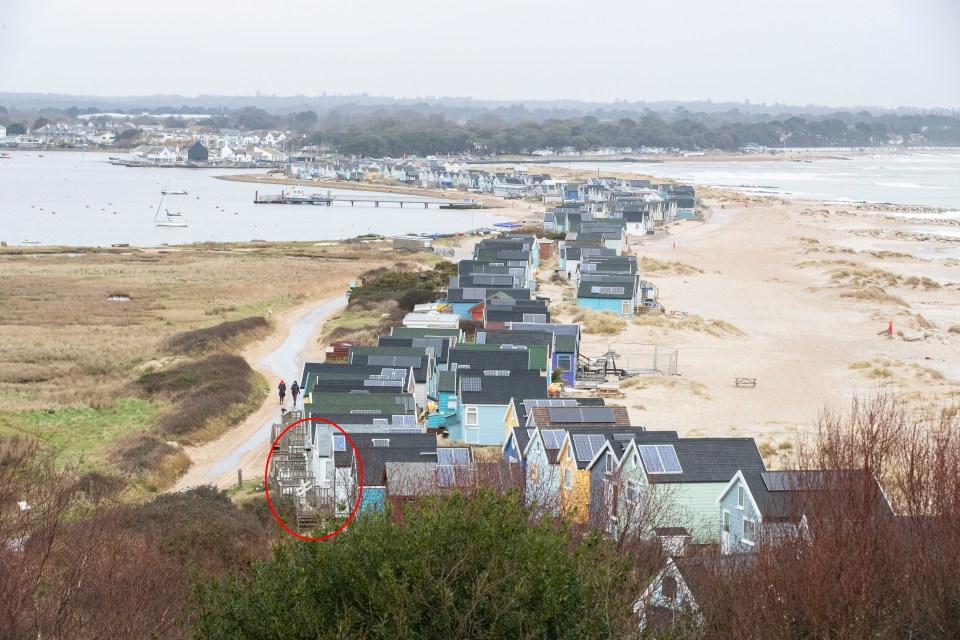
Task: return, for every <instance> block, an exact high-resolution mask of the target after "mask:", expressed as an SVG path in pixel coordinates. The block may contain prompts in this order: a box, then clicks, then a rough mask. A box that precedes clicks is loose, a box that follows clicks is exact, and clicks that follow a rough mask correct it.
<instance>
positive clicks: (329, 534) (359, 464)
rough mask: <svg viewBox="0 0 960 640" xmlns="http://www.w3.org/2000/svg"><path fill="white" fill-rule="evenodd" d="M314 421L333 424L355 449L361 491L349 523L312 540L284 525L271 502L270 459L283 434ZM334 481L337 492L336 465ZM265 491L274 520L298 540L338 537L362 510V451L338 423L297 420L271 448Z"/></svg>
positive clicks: (264, 471) (321, 419) (283, 432)
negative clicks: (301, 424) (304, 423)
mask: <svg viewBox="0 0 960 640" xmlns="http://www.w3.org/2000/svg"><path fill="white" fill-rule="evenodd" d="M312 420H315V421H317V422H326V423H327V424H332V425H333V426H335V427H336V428H337V429H339V430H340V433H342V434H343V435H344V436H346V438H347V441H348V442H349V443H350V446H351V447H353V453H354V455H355V456H356V457H357V486H358V487H360V491H359V492H358V493H357V502H356V504H354V505H353V511H351V512H350V517H349V518H347V521H346V522H344V523H343V524H342V525H340V528H339V529H337V530H336V531H334V532H333V533H328V534H327V535H325V536H323V537H320V538H311V537H308V536H302V535H300V534H299V533H297V532H296V531H294V530H293V529H291V528H290V527H288V526H287V525H286V524H284V522H283V520H281V519H280V515H279V514H278V513H277V510H276V509H275V508H274V507H273V501H272V500H270V482H269V475H270V458H272V457H273V449H274V448H275V447H276V446H277V443H278V442H280V438H282V437H283V434H285V433H286V432H287V431H289V430H290V429H292V428H293V427H295V426H297V425H298V424H300V423H301V422H310V421H312ZM333 480H334V490H336V480H337V470H336V465H334V470H333ZM263 490H264V491H265V492H266V494H267V504H268V505H270V513H272V514H273V517H274V519H276V521H277V522H279V523H280V526H281V527H283V528H284V529H285V530H286V532H287V533H289V534H290V535H292V536H295V537H297V538H300V539H301V540H308V541H310V542H317V541H320V540H327V539H328V538H332V537H333V536H335V535H338V534H339V533H341V532H342V531H343V530H344V529H346V528H347V525H348V524H350V522H352V521H353V519H354V518H355V517H356V515H357V511H358V510H359V509H360V500H361V499H362V498H363V461H362V460H361V459H360V451H359V450H358V449H357V445H356V443H354V441H353V438H351V437H350V434H349V433H347V432H346V431H344V430H343V427H341V426H340V425H338V424H337V423H336V422H330V421H329V420H327V419H325V418H303V419H301V420H297V421H296V422H294V423H293V424H291V425H290V426H288V427H286V428H285V429H284V430H283V431H281V432H280V435H278V436H277V439H276V440H274V441H273V444H272V445H271V446H270V453H268V454H267V466H266V468H265V469H264V470H263ZM334 500H336V495H334Z"/></svg>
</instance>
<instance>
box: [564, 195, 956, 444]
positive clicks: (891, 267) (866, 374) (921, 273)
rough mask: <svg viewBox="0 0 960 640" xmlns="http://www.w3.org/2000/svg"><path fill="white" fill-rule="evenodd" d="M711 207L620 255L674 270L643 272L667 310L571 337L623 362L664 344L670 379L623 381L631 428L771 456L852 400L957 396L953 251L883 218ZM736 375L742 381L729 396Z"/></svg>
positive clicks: (761, 206)
mask: <svg viewBox="0 0 960 640" xmlns="http://www.w3.org/2000/svg"><path fill="white" fill-rule="evenodd" d="M754 200H757V199H754ZM710 204H711V205H712V211H711V212H710V213H709V214H708V216H707V219H706V221H705V222H695V221H689V222H682V223H675V224H674V225H671V226H670V232H669V235H668V236H667V237H666V238H665V239H662V240H659V241H656V242H652V243H648V244H635V245H633V246H632V247H631V249H632V250H633V251H635V252H636V253H637V254H638V255H639V256H640V257H641V258H651V259H654V260H656V261H658V262H661V263H666V262H680V263H682V264H683V265H687V266H688V268H684V269H682V273H678V272H677V271H678V269H677V268H673V269H670V268H666V269H661V270H655V271H651V272H647V273H643V274H642V277H643V278H645V279H648V280H650V281H652V282H653V283H654V284H655V285H656V286H657V287H659V290H660V302H661V303H662V304H663V305H664V307H665V309H666V310H667V313H665V314H661V313H656V314H653V315H650V316H639V317H636V318H635V319H634V320H632V321H631V322H629V323H628V325H627V328H626V329H625V330H624V331H623V332H622V333H621V334H620V335H618V336H599V335H590V334H587V335H586V336H585V339H584V341H583V343H582V346H581V350H582V352H583V353H585V354H586V355H588V356H591V357H596V356H599V355H601V354H602V353H604V352H605V351H607V349H608V348H609V349H612V350H613V351H615V352H616V353H618V354H620V355H621V356H622V357H623V358H624V360H625V361H626V362H627V364H628V366H630V367H643V366H647V365H646V364H645V363H646V362H647V361H648V358H646V357H644V356H642V355H641V354H644V353H647V352H649V351H650V350H651V348H650V347H648V346H647V345H657V346H659V347H661V348H676V349H677V351H678V368H679V375H677V376H643V377H641V378H637V379H636V380H634V381H626V382H625V383H624V384H623V385H622V389H623V391H624V393H625V394H626V398H625V399H624V400H622V401H620V402H622V403H623V404H625V405H626V406H628V407H629V409H630V413H631V416H632V419H633V421H634V423H635V424H641V425H643V426H645V427H647V428H650V429H676V430H678V431H679V432H680V433H681V434H682V435H686V436H697V435H703V436H722V435H729V436H735V435H736V436H753V437H755V438H757V441H758V443H759V444H761V445H767V447H765V448H764V449H766V452H767V454H769V455H768V457H770V458H775V455H773V453H772V451H779V452H788V451H789V450H790V448H791V447H792V446H793V441H794V439H795V436H796V434H797V432H798V431H803V430H804V429H806V428H808V427H810V426H811V425H812V424H813V423H814V421H815V419H816V417H817V415H818V413H819V412H820V411H821V410H823V409H824V408H825V407H836V408H841V407H843V406H845V404H846V402H847V401H848V399H849V398H850V397H852V395H853V394H855V393H858V392H863V391H867V390H870V389H874V388H876V387H878V386H887V385H891V386H893V387H894V388H896V389H897V390H898V391H900V392H902V393H904V394H906V396H907V397H908V398H909V399H911V400H912V401H915V402H939V401H944V400H947V399H952V400H956V399H957V398H958V394H960V386H958V381H960V358H958V357H957V355H958V353H960V314H958V309H960V260H958V259H956V258H951V257H940V256H949V255H951V254H952V255H955V256H956V255H958V250H960V244H958V243H957V242H951V241H950V240H949V239H948V238H947V237H942V238H941V240H940V241H934V240H931V239H930V238H929V237H927V234H924V233H922V231H921V232H917V231H915V229H916V227H917V226H918V223H917V221H916V220H910V221H907V220H903V219H899V218H897V217H896V216H895V215H894V214H892V213H891V212H889V211H879V212H872V211H869V210H858V211H847V210H842V209H837V208H835V207H826V206H824V205H820V204H816V203H809V202H797V203H788V204H784V203H782V202H781V201H769V200H768V201H767V202H752V203H749V204H748V205H747V206H744V204H743V203H742V202H739V201H731V200H726V201H720V200H714V201H710ZM721 207H723V208H721ZM920 226H921V227H922V226H923V223H920ZM925 237H927V239H923V238H925ZM918 255H920V256H928V257H916V256H918ZM547 288H548V289H549V290H550V291H551V293H552V294H553V295H554V296H555V297H554V299H558V298H560V297H562V296H563V293H564V291H563V289H564V288H563V287H559V286H557V285H549V286H548V287H547ZM673 312H680V313H683V314H688V315H675V314H674V313H673ZM555 319H556V320H561V321H562V320H563V319H564V318H563V317H562V316H561V317H559V318H555ZM701 321H702V322H701ZM891 322H892V323H893V334H892V335H890V334H889V333H888V329H889V327H890V324H889V323H891ZM738 377H747V378H756V380H757V385H756V387H738V386H736V385H735V384H734V381H735V379H736V378H738ZM762 450H763V449H762ZM774 462H775V460H774Z"/></svg>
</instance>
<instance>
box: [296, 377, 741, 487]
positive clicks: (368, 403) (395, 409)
mask: <svg viewBox="0 0 960 640" xmlns="http://www.w3.org/2000/svg"><path fill="white" fill-rule="evenodd" d="M310 400H311V401H310V402H309V403H305V404H304V412H305V413H306V415H307V417H317V418H326V417H327V414H331V415H333V414H349V413H353V412H355V411H363V412H365V413H372V412H377V411H379V412H380V417H383V416H390V415H394V414H410V413H413V412H414V411H415V410H416V400H415V399H414V397H413V394H412V393H398V394H396V395H394V394H386V393H370V392H367V391H363V392H350V393H311V394H310ZM730 477H731V478H732V477H733V475H732V474H731V476H730Z"/></svg>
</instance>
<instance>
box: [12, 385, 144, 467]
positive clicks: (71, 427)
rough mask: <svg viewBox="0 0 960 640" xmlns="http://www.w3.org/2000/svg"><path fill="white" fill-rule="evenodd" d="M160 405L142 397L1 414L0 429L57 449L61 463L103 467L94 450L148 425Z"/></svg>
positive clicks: (54, 449)
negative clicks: (100, 405)
mask: <svg viewBox="0 0 960 640" xmlns="http://www.w3.org/2000/svg"><path fill="white" fill-rule="evenodd" d="M160 409H161V404H160V403H158V402H155V401H152V400H145V399H141V398H131V397H125V398H119V399H117V400H115V401H113V402H112V403H111V404H109V405H107V406H105V407H103V408H101V409H93V408H90V407H65V408H61V409H57V410H52V409H51V410H40V409H38V410H34V411H26V412H3V413H0V432H3V433H6V434H21V435H23V436H27V437H30V438H32V439H34V440H36V441H39V442H40V443H41V444H42V445H43V446H47V447H50V448H51V449H52V450H53V451H55V452H56V456H57V460H58V461H59V462H62V463H72V464H76V463H80V462H83V463H85V464H86V465H88V466H93V467H96V466H102V463H103V460H102V459H101V458H99V457H98V456H97V455H96V453H95V452H97V451H98V450H100V449H102V448H103V447H104V446H106V445H108V444H110V443H112V442H115V441H116V440H119V439H121V438H124V437H126V436H127V435H128V434H130V433H132V432H134V431H137V430H141V429H143V428H144V426H145V425H151V424H152V423H153V422H154V421H155V420H156V417H157V415H158V414H159V413H160Z"/></svg>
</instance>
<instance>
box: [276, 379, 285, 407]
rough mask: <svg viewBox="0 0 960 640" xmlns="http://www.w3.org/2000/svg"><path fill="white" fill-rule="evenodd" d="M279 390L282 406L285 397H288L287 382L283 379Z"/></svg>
mask: <svg viewBox="0 0 960 640" xmlns="http://www.w3.org/2000/svg"><path fill="white" fill-rule="evenodd" d="M277 390H278V391H279V392H280V406H281V407H282V406H283V399H284V398H286V397H287V383H286V382H284V381H283V380H281V381H280V386H279V387H277Z"/></svg>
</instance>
